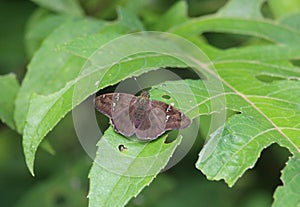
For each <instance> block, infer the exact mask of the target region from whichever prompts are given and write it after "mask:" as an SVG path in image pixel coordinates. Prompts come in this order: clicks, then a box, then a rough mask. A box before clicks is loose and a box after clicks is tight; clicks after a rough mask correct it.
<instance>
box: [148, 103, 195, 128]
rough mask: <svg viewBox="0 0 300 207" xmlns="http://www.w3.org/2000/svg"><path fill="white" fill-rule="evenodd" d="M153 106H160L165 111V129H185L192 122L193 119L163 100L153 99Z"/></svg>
mask: <svg viewBox="0 0 300 207" xmlns="http://www.w3.org/2000/svg"><path fill="white" fill-rule="evenodd" d="M151 105H152V107H153V108H160V109H161V110H162V111H164V112H165V120H166V123H165V129H164V130H165V131H167V130H174V129H183V128H186V127H188V126H189V125H190V124H191V120H190V119H189V118H188V117H187V116H186V115H185V114H184V113H182V112H181V111H179V110H178V109H176V108H175V107H173V106H171V105H169V104H166V103H164V102H161V101H156V100H153V101H151Z"/></svg>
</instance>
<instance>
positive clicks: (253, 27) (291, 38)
mask: <svg viewBox="0 0 300 207" xmlns="http://www.w3.org/2000/svg"><path fill="white" fill-rule="evenodd" d="M170 32H173V33H175V34H179V35H182V36H184V37H188V36H191V35H197V34H199V33H203V32H225V33H233V34H241V35H248V36H253V37H258V38H262V39H264V40H267V41H270V42H273V43H277V44H283V45H287V46H289V47H296V45H299V44H300V32H298V31H296V30H294V29H292V28H288V27H286V26H283V25H278V23H275V22H270V21H266V20H264V19H261V20H259V19H245V18H234V17H219V16H209V17H203V18H195V19H191V20H189V21H187V22H185V23H183V24H180V25H178V26H176V27H173V28H172V29H171V30H170Z"/></svg>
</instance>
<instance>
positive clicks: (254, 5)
mask: <svg viewBox="0 0 300 207" xmlns="http://www.w3.org/2000/svg"><path fill="white" fill-rule="evenodd" d="M263 3H264V0H252V1H247V0H231V1H228V2H227V4H226V5H225V6H224V7H222V9H220V10H219V12H218V13H217V14H218V15H221V16H230V17H233V16H236V17H242V18H262V15H261V13H260V8H261V5H262V4H263Z"/></svg>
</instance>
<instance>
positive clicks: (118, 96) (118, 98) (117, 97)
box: [116, 93, 120, 101]
mask: <svg viewBox="0 0 300 207" xmlns="http://www.w3.org/2000/svg"><path fill="white" fill-rule="evenodd" d="M119 100H120V94H119V93H117V95H116V101H119Z"/></svg>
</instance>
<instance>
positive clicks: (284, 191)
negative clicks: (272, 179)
mask: <svg viewBox="0 0 300 207" xmlns="http://www.w3.org/2000/svg"><path fill="white" fill-rule="evenodd" d="M281 180H282V182H283V186H280V187H278V188H277V189H276V191H275V194H274V203H273V205H272V206H273V207H277V206H278V207H280V206H299V203H300V197H299V195H300V189H299V183H300V159H299V157H292V158H290V160H289V162H288V163H287V165H286V167H285V168H284V170H283V171H282V176H281Z"/></svg>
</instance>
